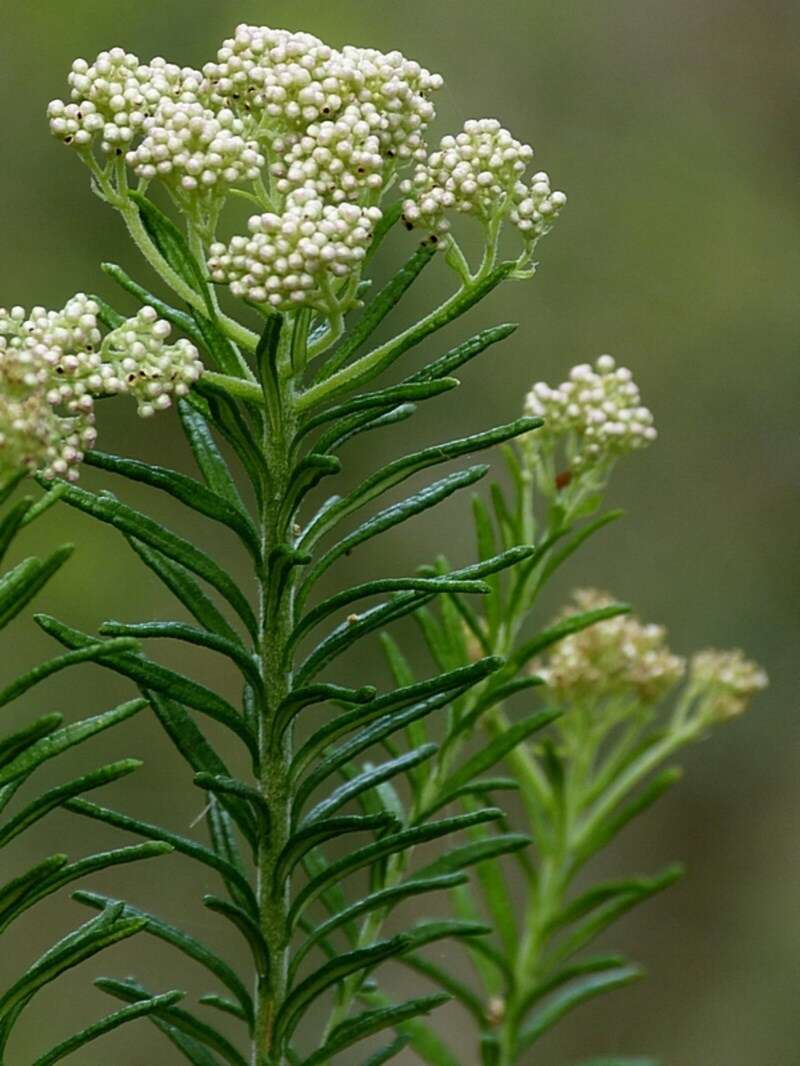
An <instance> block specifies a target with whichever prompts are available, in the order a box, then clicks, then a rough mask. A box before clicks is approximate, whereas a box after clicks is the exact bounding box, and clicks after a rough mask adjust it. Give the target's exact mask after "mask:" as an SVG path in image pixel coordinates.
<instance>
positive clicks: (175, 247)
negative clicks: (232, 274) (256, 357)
mask: <svg viewBox="0 0 800 1066" xmlns="http://www.w3.org/2000/svg"><path fill="white" fill-rule="evenodd" d="M128 195H129V196H130V198H131V200H133V202H134V203H135V204H136V206H137V208H138V209H139V216H140V218H141V220H142V224H143V225H144V228H145V229H146V230H147V232H148V234H149V236H150V239H151V240H152V241H153V244H155V246H156V247H157V248H158V250H159V252H160V253H161V255H162V256H163V257H164V259H166V261H167V262H168V263H169V265H170V266H171V267H172V269H173V270H174V271H175V273H176V274H179V275H180V277H181V278H183V280H184V281H185V282H186V283H187V284H188V285H190V286H191V287H192V288H193V289H194V290H195V292H198V293H200V295H201V296H202V297H203V298H204V299H205V300H206V302H207V303H208V305H209V311H211V305H210V302H209V298H208V287H207V285H206V282H205V279H204V277H203V273H202V270H201V269H200V265H199V264H198V262H197V260H196V259H195V257H194V256H193V255H192V253H191V251H190V250H189V245H188V244H187V243H186V238H185V237H184V236H183V234H182V233H181V231H180V230H179V229H178V227H177V226H176V225H175V223H174V222H173V221H172V219H170V218H168V217H167V216H166V215H165V214H164V212H163V211H161V210H160V209H159V208H158V207H156V205H155V204H154V203H153V202H152V200H148V199H147V197H146V196H144V195H142V194H141V193H138V192H136V191H135V190H131V191H130V192H129V194H128Z"/></svg>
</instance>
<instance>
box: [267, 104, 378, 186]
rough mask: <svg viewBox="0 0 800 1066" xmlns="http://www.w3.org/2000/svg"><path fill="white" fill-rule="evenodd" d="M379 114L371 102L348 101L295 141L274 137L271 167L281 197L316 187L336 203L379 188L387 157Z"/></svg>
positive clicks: (310, 127)
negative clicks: (333, 115) (329, 118)
mask: <svg viewBox="0 0 800 1066" xmlns="http://www.w3.org/2000/svg"><path fill="white" fill-rule="evenodd" d="M380 125H381V116H380V113H379V112H378V111H376V110H375V108H374V107H372V106H371V105H357V104H349V105H348V106H347V107H346V108H345V109H344V111H343V112H342V113H341V114H340V115H339V116H338V118H337V119H336V120H335V121H326V122H319V123H312V124H311V125H310V126H309V127H308V129H307V130H306V131H305V133H303V134H302V135H301V136H300V138H299V139H298V140H295V141H294V143H290V142H287V141H284V140H282V139H276V140H275V142H274V143H273V150H274V153H275V154H276V155H277V157H278V158H277V161H276V162H275V163H273V165H272V168H271V170H272V174H273V176H274V177H275V188H276V189H277V191H278V192H279V193H281V194H283V195H288V194H290V193H291V192H292V191H293V190H295V189H298V188H303V187H306V188H312V189H313V190H314V191H315V192H316V193H317V195H318V196H319V197H320V198H322V199H326V200H330V201H331V202H332V203H341V202H342V201H344V200H353V199H356V198H357V197H358V196H359V195H360V194H361V193H362V192H364V191H365V190H370V189H372V190H380V189H381V188H382V186H383V183H384V168H385V165H386V161H385V159H384V157H383V155H382V154H381V141H380V136H379V133H378V130H379V129H380Z"/></svg>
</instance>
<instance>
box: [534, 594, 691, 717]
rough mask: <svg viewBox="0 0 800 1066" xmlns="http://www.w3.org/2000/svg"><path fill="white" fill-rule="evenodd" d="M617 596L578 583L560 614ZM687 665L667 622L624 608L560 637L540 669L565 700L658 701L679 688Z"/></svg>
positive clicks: (569, 614) (594, 606) (591, 607)
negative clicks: (675, 647) (670, 638)
mask: <svg viewBox="0 0 800 1066" xmlns="http://www.w3.org/2000/svg"><path fill="white" fill-rule="evenodd" d="M614 602H615V601H614V599H613V597H611V596H609V595H608V593H605V592H599V591H598V590H597V589H579V590H578V591H576V592H575V593H574V594H573V603H572V604H571V605H570V606H569V607H567V608H566V610H565V611H564V612H563V614H562V615H561V619H562V620H563V619H565V618H570V617H572V616H573V615H576V614H581V613H583V612H584V611H593V610H596V609H597V608H601V607H608V606H610V605H611V604H613V603H614ZM685 670H686V662H685V660H684V659H682V658H681V657H680V656H679V655H674V654H673V653H672V651H670V649H669V646H668V645H667V634H666V630H665V629H664V627H663V626H659V625H654V624H653V623H644V622H642V621H640V620H639V619H638V618H637V617H636V616H635V615H630V614H620V615H616V616H615V617H614V618H606V619H603V620H602V621H600V622H595V623H594V625H590V626H588V627H587V628H586V629H582V630H581V631H580V632H578V633H572V634H571V635H569V636H567V637H565V638H564V639H563V640H561V641H559V643H558V644H557V645H556V647H555V649H554V651H553V652H552V654H551V655H550V657H549V659H548V660H547V664H546V666H545V668H544V669H543V670H540V671H538V672H539V674H540V675H541V676H543V677H544V678H545V681H546V683H547V684H548V685H549V687H550V688H551V689H552V690H553V692H554V693H555V694H556V696H557V698H558V699H559V700H560V701H563V702H581V701H588V700H590V701H592V702H595V701H598V702H599V701H606V700H615V699H616V700H621V701H625V700H631V699H634V700H635V701H636V702H637V703H639V704H653V703H657V702H658V701H659V700H660V699H661V698H662V697H663V696H665V695H666V694H667V693H668V692H669V691H670V689H672V688H674V686H675V685H676V684H677V683H678V682H679V681H680V680H681V678H682V677H683V675H684V673H685Z"/></svg>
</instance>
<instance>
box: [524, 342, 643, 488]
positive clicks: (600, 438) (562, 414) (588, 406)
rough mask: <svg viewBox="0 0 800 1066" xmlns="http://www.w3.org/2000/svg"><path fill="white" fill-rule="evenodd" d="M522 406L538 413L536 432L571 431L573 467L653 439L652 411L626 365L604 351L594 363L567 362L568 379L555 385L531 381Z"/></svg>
mask: <svg viewBox="0 0 800 1066" xmlns="http://www.w3.org/2000/svg"><path fill="white" fill-rule="evenodd" d="M525 411H526V413H527V414H530V415H535V416H538V417H542V418H544V420H545V426H544V429H543V430H541V431H539V432H540V434H541V433H544V434H545V435H546V437H547V438H549V439H550V440H551V441H552V440H555V439H556V438H557V437H559V436H562V435H568V434H571V435H572V436H573V438H574V439H573V445H574V456H573V458H572V466H573V468H574V469H575V470H578V469H580V468H581V467H582V466H586V465H587V464H590V463H597V462H600V461H602V460H604V459H607V458H610V457H613V456H616V455H620V454H622V453H624V452H628V451H632V450H633V449H635V448H642V447H644V446H645V445H647V444H650V443H651V442H652V441H654V440H655V439H656V430H655V427H654V426H653V415H652V414H651V412H650V411H649V410H648V408H646V407H643V406H642V402H641V396H640V394H639V388H638V386H637V385H636V383H635V382H634V380H633V376H632V374H631V372H630V370H628V369H627V367H623V366H620V367H618V366H617V365H616V363H615V361H614V359H613V358H612V357H611V356H610V355H601V356H600V357H599V358H598V359H597V360H596V362H595V365H594V367H592V366H590V365H589V364H588V363H582V364H580V365H579V366H575V367H573V368H572V370H571V371H570V374H569V378H568V380H567V381H565V382H563V383H562V384H561V385H557V386H556V387H555V388H553V387H551V386H550V385H547V384H546V383H545V382H543V381H538V382H536V384H535V385H534V386H533V388H532V389H531V391H530V392H529V393H528V395H527V397H526V400H525ZM537 439H539V437H538V436H537Z"/></svg>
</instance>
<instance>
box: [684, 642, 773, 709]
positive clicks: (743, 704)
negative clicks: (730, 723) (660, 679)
mask: <svg viewBox="0 0 800 1066" xmlns="http://www.w3.org/2000/svg"><path fill="white" fill-rule="evenodd" d="M690 676H691V681H692V684H693V685H694V686H695V687H696V689H697V690H699V692H700V693H701V697H702V709H701V713H703V714H705V715H707V716H708V717H709V718H711V719H713V720H715V721H725V720H727V719H729V718H735V717H736V716H737V715H740V714H741V713H742V712H743V711H745V710H746V709H747V705H748V703H749V702H750V700H751V699H752V697H753V696H754V695H755V694H756V693H757V692H760V691H761V690H762V689H764V688H766V687H767V685H768V684H769V678H768V677H767V674H766V672H765V671H764V670H762V669H761V667H760V666H759V665H758V664H757V663H754V662H752V660H750V659H747V658H746V657H745V655H744V653H743V652H742V651H740V650H739V649H734V650H733V651H716V650H714V649H707V650H706V651H700V652H698V653H697V654H696V655H694V656H693V657H692V663H691V672H690Z"/></svg>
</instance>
